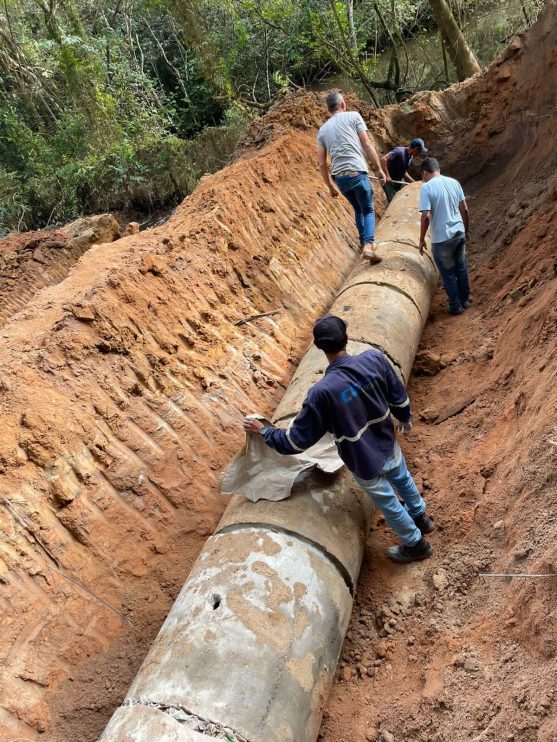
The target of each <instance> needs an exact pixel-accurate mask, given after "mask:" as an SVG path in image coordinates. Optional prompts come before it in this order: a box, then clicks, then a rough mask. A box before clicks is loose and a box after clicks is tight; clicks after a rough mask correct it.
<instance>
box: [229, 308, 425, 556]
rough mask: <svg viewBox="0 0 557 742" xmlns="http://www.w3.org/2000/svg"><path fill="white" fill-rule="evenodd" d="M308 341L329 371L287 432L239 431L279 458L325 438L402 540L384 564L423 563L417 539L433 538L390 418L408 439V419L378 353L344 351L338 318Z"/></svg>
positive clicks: (259, 426) (256, 425) (328, 319)
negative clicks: (329, 438)
mask: <svg viewBox="0 0 557 742" xmlns="http://www.w3.org/2000/svg"><path fill="white" fill-rule="evenodd" d="M313 339H314V343H315V345H316V346H317V347H318V348H320V349H321V350H323V351H324V353H325V355H326V356H327V360H328V362H329V365H328V366H327V369H326V371H325V375H324V377H323V378H322V379H321V380H320V381H318V382H317V383H316V384H315V385H314V386H313V387H312V388H311V389H310V390H309V392H308V394H307V397H306V399H305V401H304V404H303V406H302V409H301V411H300V413H299V414H298V415H297V416H296V418H295V419H294V420H293V422H292V423H291V425H290V426H289V428H288V429H287V430H282V429H280V428H274V427H265V426H264V425H263V423H262V422H261V421H259V420H256V419H254V418H251V417H250V418H246V419H245V420H244V430H245V431H246V432H247V433H251V434H253V435H262V436H263V437H264V439H265V443H266V444H267V445H268V446H270V447H271V448H274V449H275V451H278V452H279V453H282V454H286V455H288V454H297V453H300V452H301V451H305V450H306V449H307V448H310V447H311V446H313V445H314V444H315V443H317V441H318V440H320V439H321V438H322V437H323V435H325V433H327V432H329V433H332V435H333V436H334V439H335V443H336V446H337V449H338V453H339V456H340V458H341V459H342V460H343V462H344V463H345V464H346V466H347V467H348V469H349V470H350V471H351V472H352V474H353V475H354V478H355V479H356V481H357V482H358V484H359V485H360V487H362V489H363V490H364V492H366V493H367V495H369V497H370V498H371V499H372V500H373V502H374V503H375V505H377V507H378V508H379V510H380V511H381V512H382V514H383V515H384V517H385V520H386V522H387V524H388V525H389V526H390V527H391V528H392V529H393V530H394V531H395V532H396V533H397V534H398V536H399V537H400V540H401V541H402V543H401V544H400V545H398V546H393V547H391V548H390V549H389V550H388V552H387V553H388V555H389V557H390V558H391V559H393V560H394V561H395V562H402V563H404V562H412V561H416V560H418V559H426V558H427V557H429V556H431V553H432V550H431V546H430V544H429V543H428V542H427V541H426V540H425V538H424V537H423V534H424V533H430V532H431V531H432V529H433V523H432V521H431V519H430V518H429V516H428V515H426V512H425V511H426V504H425V502H424V501H423V499H422V497H421V495H420V493H419V492H418V488H417V487H416V485H415V483H414V480H413V479H412V476H411V474H410V472H409V471H408V468H407V466H406V462H405V460H404V456H403V455H402V451H401V450H400V446H399V445H398V442H397V439H396V433H395V427H394V425H393V420H392V417H391V416H394V417H395V418H396V420H397V421H398V422H397V428H398V429H399V430H401V431H402V432H405V433H406V432H409V430H410V428H411V426H412V413H411V411H410V401H409V399H408V396H407V394H406V390H405V389H404V386H403V384H402V382H401V381H400V379H399V378H398V376H397V375H396V373H395V371H394V370H393V368H392V366H391V364H390V363H389V361H388V360H387V359H386V358H385V356H384V355H383V353H381V352H380V351H378V350H375V349H370V350H366V351H364V352H363V353H360V354H359V355H355V356H353V355H349V354H348V353H347V352H346V345H347V342H348V336H347V334H346V322H345V321H344V320H343V319H341V318H340V317H334V316H332V315H327V316H325V317H322V318H321V319H320V320H318V321H317V322H316V323H315V326H314V328H313ZM393 486H394V487H395V488H396V490H397V491H398V494H399V495H400V497H401V498H402V499H403V500H404V503H405V506H404V507H403V505H402V504H401V503H400V502H399V500H398V498H397V496H396V494H395V492H394V490H393Z"/></svg>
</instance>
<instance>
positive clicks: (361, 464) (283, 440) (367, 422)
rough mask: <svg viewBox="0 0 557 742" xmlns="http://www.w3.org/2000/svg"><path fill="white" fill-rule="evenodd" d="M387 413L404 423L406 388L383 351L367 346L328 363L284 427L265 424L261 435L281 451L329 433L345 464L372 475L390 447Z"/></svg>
mask: <svg viewBox="0 0 557 742" xmlns="http://www.w3.org/2000/svg"><path fill="white" fill-rule="evenodd" d="M391 414H392V415H394V417H396V418H397V419H398V420H400V421H401V422H403V423H406V422H409V421H410V420H411V419H412V413H411V411H410V401H409V399H408V396H407V394H406V390H405V389H404V386H403V384H402V382H401V381H400V379H399V378H398V376H397V375H396V373H395V372H394V370H393V368H392V366H391V365H390V363H389V362H388V361H387V359H386V358H385V356H384V355H383V353H381V352H380V351H378V350H366V351H365V352H364V353H360V354H359V355H356V356H351V355H346V356H342V357H341V358H338V359H337V360H336V361H333V362H332V363H330V364H329V366H328V367H327V369H326V371H325V376H324V377H323V378H322V379H321V381H318V382H317V383H316V384H315V385H314V386H313V387H312V388H311V389H310V390H309V392H308V395H307V397H306V399H305V401H304V404H303V405H302V409H301V410H300V413H299V414H298V415H297V416H296V417H295V418H294V420H293V421H292V423H291V424H290V426H289V428H288V430H281V429H279V428H266V429H265V431H264V433H263V436H264V439H265V443H266V444H267V445H268V446H270V447H271V448H274V449H275V450H276V451H278V452H279V453H283V454H296V453H300V452H301V451H305V450H306V449H307V448H310V446H313V445H314V444H315V443H317V441H318V440H319V439H320V438H322V437H323V435H325V433H326V432H329V433H332V434H333V436H334V439H335V443H336V446H337V449H338V453H339V456H340V458H341V459H342V460H343V461H344V463H345V464H346V466H347V467H348V469H350V471H351V472H352V473H353V474H354V475H355V476H357V477H359V478H360V479H374V478H375V477H377V476H379V475H380V474H381V471H382V469H383V465H384V463H385V461H386V460H387V459H388V458H389V457H390V456H391V455H392V453H393V450H394V446H395V441H396V434H395V430H394V426H393V422H392V419H391Z"/></svg>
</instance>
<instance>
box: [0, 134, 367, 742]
mask: <svg viewBox="0 0 557 742" xmlns="http://www.w3.org/2000/svg"><path fill="white" fill-rule="evenodd" d="M353 238H354V230H353V225H352V219H351V216H350V212H349V209H348V207H347V205H345V204H344V203H342V202H333V201H332V200H330V198H329V197H328V194H327V196H326V197H325V194H324V193H323V189H322V188H321V189H320V187H319V174H318V172H317V169H316V167H315V164H314V155H313V135H311V136H310V135H307V136H304V135H301V134H299V133H292V132H291V133H289V134H286V135H284V136H282V137H279V138H278V139H277V140H273V141H272V142H271V143H270V144H269V145H268V146H267V147H266V148H265V149H264V150H262V151H261V152H260V153H256V154H255V155H254V156H253V157H251V158H247V159H243V160H242V161H241V162H238V163H236V164H234V165H232V166H231V167H229V168H227V169H226V170H224V171H222V172H221V173H218V174H217V175H214V176H210V177H207V178H205V179H203V182H202V183H201V185H200V186H199V187H198V189H197V190H196V191H195V193H194V194H192V195H191V196H190V197H189V198H188V199H187V200H186V202H185V203H184V204H183V205H182V207H181V208H180V209H178V211H177V213H176V214H175V216H174V217H173V219H172V220H171V221H170V222H168V223H167V224H165V225H164V226H163V227H161V228H159V229H156V230H152V231H148V232H144V233H142V234H140V235H135V236H131V237H126V238H124V239H121V240H119V241H117V242H114V243H112V244H109V245H103V246H102V247H93V248H91V249H90V250H88V252H87V253H86V254H85V255H84V256H83V257H82V259H81V260H80V261H79V263H78V264H77V266H76V267H75V268H74V270H73V271H72V272H71V273H70V275H69V276H68V278H66V280H64V281H63V282H62V283H60V284H58V285H57V286H54V287H50V288H46V289H43V291H42V292H41V293H40V294H39V295H38V296H37V298H36V299H35V301H33V302H31V303H30V304H29V305H28V307H27V308H26V309H25V310H24V311H22V312H20V313H19V314H18V315H17V317H16V318H14V319H13V320H12V321H8V322H7V323H6V324H5V326H4V327H3V332H2V337H1V338H0V365H1V368H2V373H1V384H2V395H1V398H0V405H1V410H2V421H3V433H2V436H1V437H0V470H1V472H2V480H3V482H2V484H3V487H2V491H3V495H2V500H1V503H0V528H1V531H2V537H1V539H0V557H1V561H0V565H1V566H0V570H1V571H0V575H1V578H0V579H1V581H2V585H1V588H2V597H3V601H4V603H3V605H4V606H5V608H6V610H5V614H4V625H5V630H4V632H3V633H2V637H1V640H0V652H1V658H2V662H3V664H4V672H3V676H2V706H3V708H4V711H3V712H2V713H3V716H2V717H0V723H1V724H3V725H4V728H5V729H10V730H13V736H15V734H16V732H17V733H20V734H22V735H24V736H26V737H27V738H34V736H36V733H37V732H44V731H45V730H48V738H49V739H50V740H54V739H59V740H67V739H69V738H73V737H76V738H79V739H84V740H85V739H89V740H91V739H94V738H96V736H97V734H98V732H99V731H100V729H102V727H103V726H104V724H105V722H106V720H107V718H108V717H109V715H110V712H111V709H112V707H113V706H114V705H115V704H116V703H117V702H118V701H119V700H120V699H121V697H122V696H123V694H124V693H125V689H126V687H127V685H128V683H129V682H130V680H131V678H132V677H133V674H134V672H135V671H136V669H137V667H138V664H139V663H140V661H141V659H142V657H143V655H144V653H145V651H146V649H147V647H148V644H149V642H150V641H151V640H152V639H153V637H154V635H155V634H156V632H157V630H158V628H159V626H160V624H161V622H162V620H163V618H164V616H165V614H166V613H167V611H168V609H169V606H170V604H171V602H172V599H173V597H174V596H175V594H176V592H177V591H178V590H179V588H180V586H181V584H182V582H183V581H184V579H185V576H186V575H187V573H188V571H189V569H190V567H191V565H192V563H193V561H194V559H195V557H196V556H197V553H198V552H199V549H200V548H201V545H202V543H203V541H204V539H205V538H206V536H207V534H209V533H210V532H212V530H213V528H214V526H215V524H216V522H217V520H218V518H219V515H220V513H221V512H222V510H223V508H224V504H225V502H224V498H221V497H218V496H217V494H216V489H217V487H216V485H217V480H218V477H219V474H220V471H221V469H222V467H223V465H224V464H225V462H227V460H228V459H229V458H230V456H231V454H232V453H233V452H234V451H235V450H236V449H237V447H238V445H239V443H240V441H241V440H242V437H243V434H242V432H241V419H242V416H243V414H245V413H247V412H248V411H252V410H253V409H254V408H255V409H260V410H261V411H262V412H267V413H269V412H270V411H271V410H272V409H273V408H274V407H275V405H276V402H277V399H278V398H279V396H280V394H281V391H282V389H283V387H284V385H285V382H286V380H287V379H288V377H289V375H290V373H291V369H292V363H295V362H296V360H297V357H298V355H299V353H300V352H301V351H302V350H303V349H304V345H305V343H306V342H307V338H308V334H309V328H310V327H311V323H312V319H313V317H314V316H315V315H316V314H318V313H319V312H321V311H322V310H323V309H324V308H325V306H326V305H327V304H328V302H329V301H330V298H331V295H332V292H333V291H334V289H335V286H337V285H338V284H339V283H340V281H341V279H342V277H343V275H344V273H345V272H346V271H347V270H348V269H349V268H350V265H351V263H352V260H353V258H354V256H355V254H356V252H355V246H354V239H353ZM267 312H273V314H272V315H271V316H264V317H261V318H258V317H257V315H259V314H264V313H267ZM250 317H252V318H253V319H252V320H248V321H245V320H247V319H248V318H250ZM97 670H98V674H97ZM61 684H62V685H61ZM56 692H58V697H57V698H56V699H54V694H55V693H56ZM53 708H54V709H56V714H57V716H56V717H55V719H54V721H52V709H53Z"/></svg>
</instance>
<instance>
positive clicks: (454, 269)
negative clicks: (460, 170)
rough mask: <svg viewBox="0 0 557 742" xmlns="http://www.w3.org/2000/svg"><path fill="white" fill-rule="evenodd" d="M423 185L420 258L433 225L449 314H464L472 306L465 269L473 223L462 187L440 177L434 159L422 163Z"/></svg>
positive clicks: (436, 260) (435, 251) (436, 261)
mask: <svg viewBox="0 0 557 742" xmlns="http://www.w3.org/2000/svg"><path fill="white" fill-rule="evenodd" d="M421 168H422V177H423V179H424V185H423V186H422V188H421V190H420V211H421V212H422V220H421V229H420V255H423V252H424V249H425V236H426V234H427V230H428V229H429V227H430V226H431V243H432V248H433V258H434V260H435V264H436V265H437V267H438V268H439V272H440V273H441V278H442V279H443V286H444V288H445V291H446V292H447V296H448V297H449V306H448V309H447V311H448V313H449V314H462V312H464V310H465V309H468V307H469V306H470V303H471V302H470V286H469V283H468V270H467V267H466V239H467V238H468V237H469V232H470V224H469V215H468V206H467V204H466V199H465V197H464V191H463V190H462V186H461V185H460V183H459V182H458V180H455V179H454V178H448V177H446V176H445V175H441V172H440V169H439V163H438V162H437V160H436V159H435V158H433V157H427V158H426V159H425V160H424V161H423V162H422V166H421Z"/></svg>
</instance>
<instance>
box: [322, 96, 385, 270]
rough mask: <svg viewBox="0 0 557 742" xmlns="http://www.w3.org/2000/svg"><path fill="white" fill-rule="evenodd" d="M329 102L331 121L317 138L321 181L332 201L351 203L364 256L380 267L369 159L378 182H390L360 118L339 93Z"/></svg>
mask: <svg viewBox="0 0 557 742" xmlns="http://www.w3.org/2000/svg"><path fill="white" fill-rule="evenodd" d="M326 100H327V108H328V111H329V117H330V118H329V120H328V121H327V122H325V123H324V124H323V126H322V127H321V128H320V129H319V134H318V135H317V159H318V161H319V170H320V172H321V177H322V178H323V181H324V183H325V185H326V186H327V188H328V189H329V193H330V194H331V196H332V197H333V198H337V197H338V196H339V192H340V193H342V195H343V196H345V198H346V199H348V201H349V202H350V204H351V205H352V208H353V209H354V215H355V219H356V228H357V229H358V235H359V237H360V247H361V248H362V249H363V256H364V258H367V259H368V260H369V261H370V262H371V263H379V262H381V258H380V257H379V256H378V255H377V254H376V252H375V211H374V208H373V190H372V188H371V183H370V182H369V176H368V172H367V161H366V157H367V160H369V161H370V162H371V163H372V164H373V165H374V166H375V169H376V170H377V174H378V176H379V180H380V181H381V182H382V183H385V182H386V179H387V178H386V175H385V173H384V172H383V168H382V167H381V162H380V161H379V155H378V154H377V151H376V149H375V147H374V146H373V144H372V143H371V140H370V138H369V135H368V133H367V126H366V125H365V122H364V120H363V118H362V117H361V116H360V114H359V113H357V112H356V111H347V110H346V103H345V102H344V98H343V97H342V95H341V94H340V93H339V92H338V90H333V91H332V92H330V93H329V94H328V95H327V99H326ZM327 155H329V157H330V158H331V170H332V175H333V179H334V182H333V180H332V179H331V173H330V172H329V168H328V166H327Z"/></svg>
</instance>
